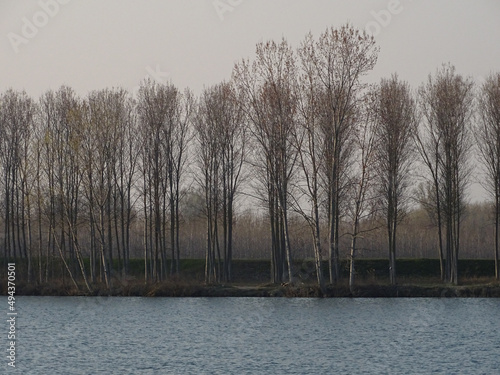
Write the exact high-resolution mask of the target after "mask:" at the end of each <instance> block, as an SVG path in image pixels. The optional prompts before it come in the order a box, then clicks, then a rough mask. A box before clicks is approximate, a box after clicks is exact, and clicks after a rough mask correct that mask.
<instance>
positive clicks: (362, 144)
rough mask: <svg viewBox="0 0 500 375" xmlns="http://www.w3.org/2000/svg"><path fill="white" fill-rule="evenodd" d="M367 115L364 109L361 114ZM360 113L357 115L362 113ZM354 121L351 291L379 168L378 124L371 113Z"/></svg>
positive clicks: (374, 206)
mask: <svg viewBox="0 0 500 375" xmlns="http://www.w3.org/2000/svg"><path fill="white" fill-rule="evenodd" d="M361 111H363V112H365V108H363V109H360V110H359V112H361ZM359 112H358V113H359ZM358 116H359V117H358V118H357V119H356V120H357V121H355V123H356V129H355V132H354V144H353V146H354V158H353V163H352V164H351V171H350V173H349V184H348V193H347V202H348V205H347V218H348V221H349V225H350V232H349V233H348V234H349V236H350V238H351V244H350V257H349V288H350V290H351V292H352V291H353V288H354V281H355V275H356V271H355V258H356V256H357V251H358V239H359V238H360V237H362V236H363V234H364V233H366V232H368V231H371V230H373V228H372V227H368V228H365V229H364V228H362V227H361V222H362V220H363V219H365V218H368V217H370V216H373V214H374V212H375V210H376V209H377V202H378V200H379V197H378V192H377V191H376V189H375V186H376V184H375V175H376V170H375V165H376V132H377V131H376V127H377V125H378V124H377V123H376V122H375V121H373V118H372V117H371V116H370V114H369V113H365V114H364V115H361V113H359V115H358Z"/></svg>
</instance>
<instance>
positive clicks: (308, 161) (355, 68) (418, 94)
mask: <svg viewBox="0 0 500 375" xmlns="http://www.w3.org/2000/svg"><path fill="white" fill-rule="evenodd" d="M378 53H379V50H378V47H377V46H376V44H375V41H374V39H373V37H371V36H369V35H367V34H366V33H363V32H361V31H359V30H356V29H354V28H352V27H351V26H349V25H346V26H343V27H341V28H339V29H334V28H331V29H327V30H326V31H325V32H324V33H323V34H322V35H320V36H319V38H317V39H315V38H314V37H313V36H312V35H307V36H306V37H305V38H304V40H303V41H302V43H300V45H299V46H298V47H296V48H293V47H292V46H291V45H290V44H289V43H288V42H287V41H286V40H285V39H283V40H281V41H279V42H274V41H269V42H265V43H259V44H257V47H256V56H255V58H254V59H251V60H250V59H245V60H242V61H241V62H239V63H237V64H235V67H234V70H233V74H232V77H231V79H230V80H229V81H227V82H222V83H220V84H217V85H214V86H211V87H207V88H206V89H204V91H203V92H202V93H201V95H200V96H199V97H197V98H196V97H194V96H193V94H192V93H191V92H190V91H189V90H186V91H184V92H182V91H180V90H179V89H178V88H177V87H175V86H174V85H173V84H171V83H169V84H160V83H157V82H154V81H151V80H146V81H144V82H142V83H141V86H140V89H139V92H138V95H137V97H132V96H131V95H130V94H129V93H128V92H126V91H125V90H122V89H104V90H99V91H94V92H91V93H90V94H88V95H87V96H86V97H83V98H82V97H79V96H77V95H76V94H75V93H74V91H73V90H72V89H71V88H69V87H61V88H60V89H59V90H57V91H48V92H46V93H45V94H43V95H42V96H41V97H40V98H38V100H35V99H33V98H31V97H29V96H28V95H27V94H26V93H25V92H17V91H13V90H7V91H5V92H4V93H2V94H1V95H0V139H1V148H0V160H1V164H0V173H1V182H0V187H1V193H0V194H1V195H0V196H1V211H2V216H1V222H0V224H1V225H2V229H1V231H0V233H1V236H2V237H1V244H0V246H1V249H2V255H3V260H4V261H5V260H7V259H10V260H12V259H17V258H24V259H26V261H27V264H28V274H27V275H26V279H27V280H28V281H29V282H40V283H43V282H48V281H49V280H51V279H52V277H53V276H54V273H55V272H54V267H55V266H54V264H56V263H57V264H58V265H59V266H60V265H61V264H63V267H64V274H65V275H67V276H68V277H69V278H70V279H71V281H72V282H73V283H74V284H75V286H77V287H78V285H85V287H86V288H87V289H89V290H91V289H92V285H93V284H94V283H96V282H102V283H105V284H106V285H107V286H108V287H109V286H111V283H112V280H113V277H116V276H120V275H122V276H125V275H127V274H129V261H130V259H131V258H132V257H133V258H138V257H140V258H143V259H144V266H145V267H144V269H145V273H144V279H145V281H146V282H148V281H161V280H164V279H166V278H168V277H169V276H172V275H175V274H179V273H180V272H181V270H180V267H179V260H180V259H181V258H185V257H196V256H197V257H200V256H204V257H205V264H206V265H205V281H206V282H207V283H212V282H221V281H231V279H232V277H233V275H232V267H231V262H232V259H233V258H234V257H235V256H236V257H246V258H248V257H255V256H257V257H269V258H270V263H271V279H272V280H271V281H272V282H274V283H280V282H283V281H288V282H293V281H294V280H293V275H294V274H295V273H294V270H293V264H294V262H295V260H296V259H295V258H297V257H302V258H305V257H312V258H313V259H314V265H315V266H314V267H315V271H316V272H315V275H317V282H318V285H319V286H320V287H323V286H324V285H325V284H326V283H330V284H334V283H336V282H338V281H339V278H340V275H341V273H342V272H341V270H340V269H339V267H340V264H341V262H340V261H341V259H348V260H349V265H350V270H349V274H350V277H349V284H350V286H351V287H352V286H353V285H354V281H355V274H356V269H355V259H356V257H359V256H373V257H381V256H383V257H387V258H388V259H389V270H388V276H389V277H390V282H391V283H392V284H395V283H396V256H415V257H429V256H431V257H439V259H440V264H441V277H442V279H443V281H445V282H451V283H458V266H457V265H458V258H459V255H461V254H463V252H465V254H466V255H467V256H470V257H494V259H495V265H496V277H497V278H498V276H499V275H498V246H499V237H500V234H499V226H500V224H499V223H500V73H497V74H492V75H490V76H489V77H488V78H487V79H486V80H485V82H484V83H483V84H482V85H481V86H475V85H474V83H473V80H472V78H470V77H464V76H462V75H460V74H458V73H457V72H456V71H455V69H454V67H453V66H452V65H443V66H442V67H441V68H439V69H438V70H437V71H436V72H435V73H434V74H432V75H430V76H429V78H428V81H427V82H425V83H424V84H422V85H421V86H420V87H419V88H418V90H414V89H412V88H411V87H410V86H409V85H408V83H406V82H404V81H402V80H400V79H399V78H398V76H397V75H393V76H392V77H388V78H384V79H382V80H381V81H380V83H378V84H375V85H368V84H366V83H365V82H364V80H363V79H364V77H365V76H366V75H367V74H368V73H369V72H370V71H371V70H372V69H373V68H374V66H375V64H376V61H377V56H378ZM475 155H479V156H478V157H477V159H475V158H474V157H475ZM478 163H479V164H480V165H481V170H482V174H481V179H482V181H483V182H484V186H485V187H486V189H487V191H488V192H489V193H490V196H491V198H492V202H493V204H492V205H491V204H489V203H488V204H484V205H482V206H471V205H470V204H468V203H467V190H468V187H469V184H470V182H471V177H472V176H473V173H476V171H474V169H476V168H473V166H474V165H476V164H478ZM249 202H251V203H249ZM249 204H253V205H255V204H257V205H258V210H257V211H256V210H245V209H244V208H245V207H244V206H245V205H246V206H247V207H248V205H249ZM464 223H466V225H464ZM490 223H491V225H490ZM202 238H203V239H202ZM474 241H476V242H474ZM463 248H465V249H464V250H462V252H460V251H459V250H460V249H463ZM409 249H413V250H409ZM202 251H203V253H202ZM202 254H203V255H202ZM55 260H57V262H55ZM324 260H327V264H328V270H324V269H322V264H323V261H324ZM116 262H117V264H119V269H118V270H117V269H116V267H113V264H115V263H116ZM2 272H3V271H2ZM57 273H58V274H59V273H60V272H59V271H58V272H57Z"/></svg>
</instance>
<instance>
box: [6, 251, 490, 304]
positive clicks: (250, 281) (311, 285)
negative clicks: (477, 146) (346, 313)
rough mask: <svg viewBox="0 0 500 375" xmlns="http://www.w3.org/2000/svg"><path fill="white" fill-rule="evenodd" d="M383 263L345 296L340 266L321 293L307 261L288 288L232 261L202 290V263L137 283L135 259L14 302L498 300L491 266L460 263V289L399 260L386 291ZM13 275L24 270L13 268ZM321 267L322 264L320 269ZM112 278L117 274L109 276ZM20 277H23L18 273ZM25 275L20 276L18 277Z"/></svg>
mask: <svg viewBox="0 0 500 375" xmlns="http://www.w3.org/2000/svg"><path fill="white" fill-rule="evenodd" d="M387 262H388V260H384V259H359V260H358V264H359V266H358V271H357V272H358V275H357V276H358V283H357V285H356V287H355V288H353V289H352V290H350V288H349V283H348V277H347V272H348V268H347V265H348V263H347V262H346V263H345V267H344V270H345V273H346V274H345V277H343V278H342V279H341V280H340V281H339V282H338V283H337V284H336V285H326V286H325V287H324V288H323V290H322V289H321V288H320V287H319V286H318V285H317V284H316V283H315V279H316V276H315V271H314V268H313V267H314V266H313V260H312V259H311V260H305V261H302V262H297V263H296V264H295V265H294V266H295V267H294V269H295V270H296V272H295V274H294V278H293V279H294V282H293V284H290V283H282V284H272V283H269V273H270V270H269V261H266V260H234V266H235V273H234V274H235V279H234V281H233V282H226V283H220V284H205V283H204V281H203V267H204V260H203V259H189V260H183V261H182V262H181V270H182V271H181V274H180V275H173V276H171V277H169V278H167V279H166V280H163V281H158V282H147V283H145V282H144V279H143V278H141V273H140V272H141V264H143V260H141V259H135V260H134V261H133V262H131V264H132V265H133V266H134V267H133V269H134V272H133V275H131V276H127V277H119V276H114V277H113V278H112V282H111V285H110V287H109V288H108V287H106V284H105V283H104V282H98V283H95V284H93V285H92V292H89V291H87V290H86V289H85V287H84V285H83V283H82V282H79V287H80V288H79V289H77V288H76V287H75V286H74V285H73V284H72V282H71V280H69V279H68V278H67V277H66V278H55V279H52V280H51V281H49V282H42V283H40V282H29V283H28V282H27V280H23V278H19V279H18V281H16V295H18V296H20V295H23V296H28V295H30V296H121V297H132V296H136V297H309V298H329V297H362V298H363V297H366V298H376V297H403V298H416V297H481V298H484V297H489V298H500V283H499V282H498V281H496V280H495V278H494V272H493V271H494V262H493V261H492V260H484V259H468V260H460V264H459V269H460V271H461V273H460V274H461V275H463V276H462V277H461V278H460V285H452V284H446V283H443V282H442V281H441V280H440V277H439V260H438V259H401V260H398V261H397V266H398V268H399V269H398V272H399V274H400V275H401V276H400V278H399V280H398V284H397V285H390V280H389V275H388V271H387V265H388V264H387ZM18 264H19V268H18V269H19V270H21V269H22V268H23V266H25V265H24V264H23V262H19V263H18ZM325 267H326V264H325ZM115 274H118V272H115ZM18 275H23V273H22V272H21V273H18ZM24 275H25V273H24ZM0 294H1V295H7V282H6V280H2V284H1V291H0Z"/></svg>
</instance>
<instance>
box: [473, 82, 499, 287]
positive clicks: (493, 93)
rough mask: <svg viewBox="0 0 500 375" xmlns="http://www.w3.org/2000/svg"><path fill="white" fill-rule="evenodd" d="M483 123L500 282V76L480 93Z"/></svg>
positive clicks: (480, 134)
mask: <svg viewBox="0 0 500 375" xmlns="http://www.w3.org/2000/svg"><path fill="white" fill-rule="evenodd" d="M478 114H479V116H478V117H479V122H478V124H477V125H476V127H475V132H474V134H475V136H476V141H477V144H478V146H479V151H480V157H481V159H482V161H483V164H484V167H485V172H486V173H485V175H486V181H485V184H484V186H485V188H486V190H487V191H488V193H489V194H490V195H491V197H492V198H493V202H494V212H495V277H496V279H497V280H498V279H499V277H500V276H499V270H498V247H499V243H500V73H496V74H492V75H490V76H489V77H488V78H487V79H486V81H485V82H484V84H483V85H482V87H481V91H480V93H479V108H478Z"/></svg>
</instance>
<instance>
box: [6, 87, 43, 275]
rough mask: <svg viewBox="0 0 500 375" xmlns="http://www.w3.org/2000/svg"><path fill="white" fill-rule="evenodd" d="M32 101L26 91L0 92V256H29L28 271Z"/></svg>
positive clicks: (34, 107) (34, 109) (33, 112)
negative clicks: (0, 251)
mask: <svg viewBox="0 0 500 375" xmlns="http://www.w3.org/2000/svg"><path fill="white" fill-rule="evenodd" d="M35 112H36V106H35V103H34V102H33V100H32V99H31V98H29V97H28V96H27V95H26V93H25V92H16V91H13V90H8V91H7V92H6V93H4V94H2V95H1V96H0V142H1V143H0V162H1V170H0V171H1V172H2V184H3V189H2V190H3V194H4V201H3V209H4V210H3V211H4V215H3V224H4V239H3V242H4V243H3V247H4V254H3V259H4V260H7V259H11V258H14V259H16V258H17V257H22V258H27V260H28V275H29V276H28V280H30V275H31V271H32V270H31V255H32V254H31V250H32V248H31V226H30V221H29V220H28V219H29V218H30V215H31V204H30V202H31V200H30V194H31V180H30V176H29V170H30V152H31V147H30V144H31V133H32V131H33V128H34V116H35Z"/></svg>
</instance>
